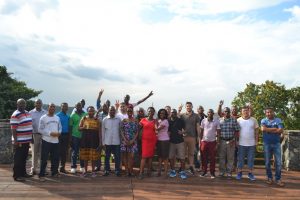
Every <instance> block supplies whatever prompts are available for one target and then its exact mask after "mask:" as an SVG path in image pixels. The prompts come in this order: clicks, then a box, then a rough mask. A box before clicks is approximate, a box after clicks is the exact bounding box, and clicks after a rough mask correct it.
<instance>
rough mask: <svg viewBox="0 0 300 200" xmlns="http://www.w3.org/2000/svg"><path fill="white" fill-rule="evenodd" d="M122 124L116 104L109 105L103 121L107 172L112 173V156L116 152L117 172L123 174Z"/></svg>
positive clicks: (106, 174)
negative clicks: (121, 158) (117, 115)
mask: <svg viewBox="0 0 300 200" xmlns="http://www.w3.org/2000/svg"><path fill="white" fill-rule="evenodd" d="M120 124H121V119H120V118H118V117H116V109H115V107H114V106H111V107H109V111H108V116H107V117H105V118H104V119H103V121H102V144H103V145H104V147H105V173H104V176H108V175H109V173H110V164H109V160H110V156H111V153H112V154H114V158H115V174H116V175H117V176H121V173H120V154H121V152H120Z"/></svg>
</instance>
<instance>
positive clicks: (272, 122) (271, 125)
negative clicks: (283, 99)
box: [261, 108, 284, 187]
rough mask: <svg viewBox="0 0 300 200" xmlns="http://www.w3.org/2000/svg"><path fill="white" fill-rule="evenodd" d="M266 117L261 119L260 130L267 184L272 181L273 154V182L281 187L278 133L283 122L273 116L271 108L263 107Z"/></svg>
mask: <svg viewBox="0 0 300 200" xmlns="http://www.w3.org/2000/svg"><path fill="white" fill-rule="evenodd" d="M265 114H266V118H264V119H262V120H261V130H262V132H263V143H264V154H265V166H266V173H267V178H268V179H267V184H269V185H270V184H272V183H273V177H272V169H271V163H270V161H271V158H272V157H273V154H274V156H275V182H276V184H277V185H278V186H281V187H283V186H284V183H283V182H282V181H281V146H280V135H281V133H282V132H283V123H282V121H281V119H279V118H275V115H274V110H273V108H266V109H265Z"/></svg>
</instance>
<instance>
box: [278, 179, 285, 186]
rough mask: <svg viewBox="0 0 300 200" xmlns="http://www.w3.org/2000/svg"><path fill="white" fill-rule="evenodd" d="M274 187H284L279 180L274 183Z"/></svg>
mask: <svg viewBox="0 0 300 200" xmlns="http://www.w3.org/2000/svg"><path fill="white" fill-rule="evenodd" d="M276 185H278V186H279V187H284V185H285V184H284V183H283V182H282V181H281V180H278V181H276Z"/></svg>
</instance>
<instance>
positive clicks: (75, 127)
mask: <svg viewBox="0 0 300 200" xmlns="http://www.w3.org/2000/svg"><path fill="white" fill-rule="evenodd" d="M85 115H86V113H84V112H82V113H81V114H80V115H79V114H78V113H77V112H75V113H74V114H71V117H70V126H72V136H74V137H77V138H81V131H79V123H80V120H81V118H82V117H84V116H85Z"/></svg>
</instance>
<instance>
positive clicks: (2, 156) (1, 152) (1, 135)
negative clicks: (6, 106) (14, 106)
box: [0, 120, 13, 164]
mask: <svg viewBox="0 0 300 200" xmlns="http://www.w3.org/2000/svg"><path fill="white" fill-rule="evenodd" d="M12 162H13V149H12V144H11V132H10V125H9V120H0V163H1V164H10V163H12Z"/></svg>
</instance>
